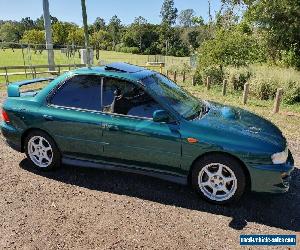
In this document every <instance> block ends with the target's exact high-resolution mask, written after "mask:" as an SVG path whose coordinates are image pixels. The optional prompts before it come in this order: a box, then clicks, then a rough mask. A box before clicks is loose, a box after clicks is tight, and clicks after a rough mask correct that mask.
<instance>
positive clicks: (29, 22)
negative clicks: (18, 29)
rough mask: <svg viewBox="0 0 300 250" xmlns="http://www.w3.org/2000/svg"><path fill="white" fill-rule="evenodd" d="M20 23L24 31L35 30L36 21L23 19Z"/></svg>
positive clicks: (28, 18)
mask: <svg viewBox="0 0 300 250" xmlns="http://www.w3.org/2000/svg"><path fill="white" fill-rule="evenodd" d="M20 23H21V25H22V27H23V28H24V30H30V29H34V28H35V24H34V21H33V20H32V19H31V18H30V17H25V18H22V19H21V22H20Z"/></svg>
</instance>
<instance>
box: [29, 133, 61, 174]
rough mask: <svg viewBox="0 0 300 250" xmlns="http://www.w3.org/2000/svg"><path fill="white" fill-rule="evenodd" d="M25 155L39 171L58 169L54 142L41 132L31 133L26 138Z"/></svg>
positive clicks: (58, 156)
mask: <svg viewBox="0 0 300 250" xmlns="http://www.w3.org/2000/svg"><path fill="white" fill-rule="evenodd" d="M25 153H26V156H27V158H28V159H29V160H30V161H31V162H32V163H33V164H34V166H35V167H36V168H38V169H41V170H50V169H53V168H56V167H59V166H60V163H61V156H60V152H59V150H58V148H57V146H56V144H55V142H54V140H53V139H52V138H51V137H50V136H49V135H47V134H46V133H44V132H42V131H33V132H31V133H30V134H29V135H28V136H27V137H26V139H25Z"/></svg>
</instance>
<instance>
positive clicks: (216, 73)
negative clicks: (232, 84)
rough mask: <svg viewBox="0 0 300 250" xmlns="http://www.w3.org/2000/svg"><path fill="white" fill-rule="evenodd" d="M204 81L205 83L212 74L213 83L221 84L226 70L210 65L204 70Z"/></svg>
mask: <svg viewBox="0 0 300 250" xmlns="http://www.w3.org/2000/svg"><path fill="white" fill-rule="evenodd" d="M201 76H202V82H203V83H205V82H206V79H207V77H208V76H210V78H211V81H212V84H221V83H222V82H223V80H224V77H225V72H224V70H223V69H222V68H221V67H216V66H210V67H207V68H205V69H203V71H202V74H201Z"/></svg>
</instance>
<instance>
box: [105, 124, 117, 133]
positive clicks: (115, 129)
mask: <svg viewBox="0 0 300 250" xmlns="http://www.w3.org/2000/svg"><path fill="white" fill-rule="evenodd" d="M102 128H103V129H106V130H109V131H119V127H118V126H116V125H112V124H107V123H102Z"/></svg>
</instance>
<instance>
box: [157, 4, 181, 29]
mask: <svg viewBox="0 0 300 250" xmlns="http://www.w3.org/2000/svg"><path fill="white" fill-rule="evenodd" d="M177 13H178V10H177V8H175V7H174V0H164V2H163V5H162V7H161V11H160V16H161V18H162V23H163V24H166V25H168V26H171V25H173V24H175V22H176V18H177Z"/></svg>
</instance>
